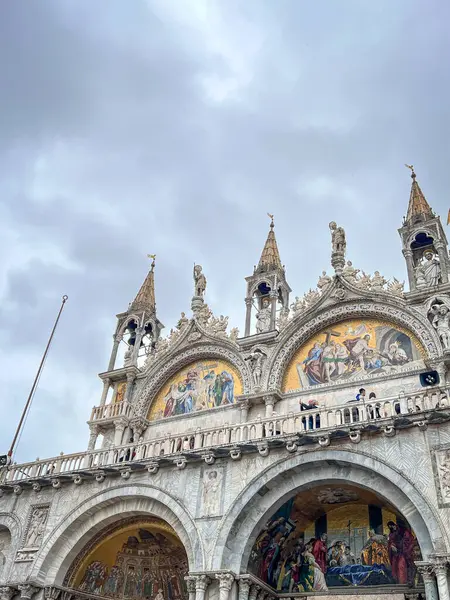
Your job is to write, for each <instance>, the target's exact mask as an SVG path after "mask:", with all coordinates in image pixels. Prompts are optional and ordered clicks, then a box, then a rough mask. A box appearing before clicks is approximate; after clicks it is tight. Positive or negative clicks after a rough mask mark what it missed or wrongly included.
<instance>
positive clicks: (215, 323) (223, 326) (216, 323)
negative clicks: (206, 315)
mask: <svg viewBox="0 0 450 600" xmlns="http://www.w3.org/2000/svg"><path fill="white" fill-rule="evenodd" d="M227 327H228V317H224V316H223V315H220V317H219V318H217V317H214V316H211V319H210V322H209V323H208V329H209V330H210V331H211V333H212V334H214V335H218V336H222V337H224V336H226V333H227Z"/></svg>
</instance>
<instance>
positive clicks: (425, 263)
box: [416, 250, 441, 287]
mask: <svg viewBox="0 0 450 600" xmlns="http://www.w3.org/2000/svg"><path fill="white" fill-rule="evenodd" d="M421 265H422V272H423V278H424V280H425V283H426V285H427V286H428V287H435V286H436V285H438V284H439V280H440V278H441V265H440V264H439V258H438V257H437V256H436V254H434V252H432V251H431V250H428V251H426V252H424V255H423V259H422V261H421ZM416 283H417V282H416Z"/></svg>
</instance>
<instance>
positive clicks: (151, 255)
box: [147, 254, 156, 269]
mask: <svg viewBox="0 0 450 600" xmlns="http://www.w3.org/2000/svg"><path fill="white" fill-rule="evenodd" d="M147 258H151V260H152V264H151V267H152V269H154V268H155V258H156V254H147Z"/></svg>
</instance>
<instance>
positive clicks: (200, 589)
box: [195, 575, 211, 600]
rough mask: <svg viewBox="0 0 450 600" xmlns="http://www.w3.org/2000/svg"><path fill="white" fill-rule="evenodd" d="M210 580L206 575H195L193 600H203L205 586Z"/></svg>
mask: <svg viewBox="0 0 450 600" xmlns="http://www.w3.org/2000/svg"><path fill="white" fill-rule="evenodd" d="M210 582H211V580H210V578H209V577H207V576H206V575H197V576H196V580H195V600H205V592H206V588H207V587H208V585H209V584H210Z"/></svg>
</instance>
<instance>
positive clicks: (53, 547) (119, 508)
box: [30, 484, 204, 585]
mask: <svg viewBox="0 0 450 600" xmlns="http://www.w3.org/2000/svg"><path fill="white" fill-rule="evenodd" d="M139 515H142V516H150V515H151V516H155V517H159V518H160V519H162V520H164V521H166V522H167V523H168V524H169V525H171V527H172V528H173V529H174V530H175V532H176V534H177V535H178V537H179V538H180V541H181V542H182V544H183V546H184V549H185V551H186V554H187V557H188V563H189V570H190V571H201V570H203V568H204V566H203V565H204V550H203V545H202V542H201V539H200V537H199V535H198V532H197V529H196V527H195V525H194V522H193V521H192V518H191V516H190V514H189V513H188V512H187V510H186V509H185V508H184V507H183V506H181V504H180V503H179V502H178V501H177V500H176V499H175V498H174V497H173V496H171V495H170V494H168V493H166V492H164V491H162V490H159V489H157V488H155V487H153V486H150V485H139V484H138V485H132V486H130V485H129V486H116V487H113V488H109V489H108V490H105V491H103V492H99V493H98V494H94V495H92V496H90V497H89V498H88V499H87V500H85V501H84V502H82V503H81V504H79V505H78V506H77V507H76V508H75V509H74V510H72V511H71V512H70V513H69V514H68V515H64V516H63V521H62V522H61V523H60V524H59V525H58V526H57V527H55V528H54V529H53V531H52V532H51V533H50V535H49V536H48V538H47V539H46V541H45V543H44V544H43V546H42V548H41V550H40V551H39V553H38V555H37V557H36V560H35V562H34V565H33V569H32V572H31V573H30V578H31V579H33V580H36V581H37V582H38V583H42V584H43V585H47V584H48V585H50V584H51V583H52V582H53V583H54V584H55V585H62V582H63V580H64V577H65V575H66V573H67V571H68V570H69V568H70V566H71V564H72V562H73V561H74V560H75V558H76V557H77V555H78V553H79V552H80V551H81V550H82V549H83V548H84V546H85V545H86V544H87V542H88V541H89V540H90V539H92V537H93V536H95V535H96V534H98V533H99V532H100V531H101V530H102V529H103V528H104V527H106V526H107V525H110V524H112V523H114V522H116V521H118V520H121V519H124V518H127V517H131V516H139Z"/></svg>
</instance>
